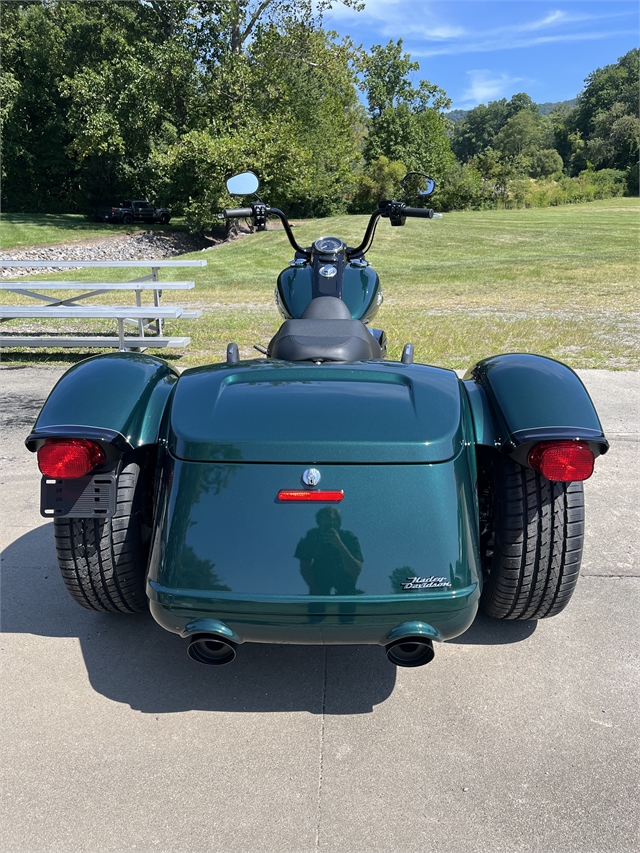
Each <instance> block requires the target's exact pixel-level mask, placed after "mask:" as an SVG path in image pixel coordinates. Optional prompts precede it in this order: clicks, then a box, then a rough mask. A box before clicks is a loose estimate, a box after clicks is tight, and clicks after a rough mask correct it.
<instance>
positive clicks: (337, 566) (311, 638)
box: [147, 361, 480, 645]
mask: <svg viewBox="0 0 640 853" xmlns="http://www.w3.org/2000/svg"><path fill="white" fill-rule="evenodd" d="M473 441H474V438H473V427H472V422H471V416H470V411H469V404H468V401H467V395H466V391H465V389H464V386H463V384H462V383H461V382H460V381H459V380H458V378H457V376H456V375H455V373H453V372H452V371H449V370H443V369H439V368H434V367H425V366H421V365H403V364H398V363H390V362H377V363H365V362H362V363H355V364H331V365H327V364H324V365H313V364H296V365H294V364H291V363H286V362H278V361H272V362H266V363H265V362H257V361H256V362H244V363H243V364H241V365H240V364H238V365H228V364H221V365H213V366H210V367H203V368H196V369H193V370H188V371H185V372H184V373H183V374H182V376H181V377H180V380H179V382H177V383H176V385H175V389H174V393H173V396H172V398H171V400H170V403H169V406H168V407H167V411H166V413H165V419H164V422H163V426H162V431H161V436H160V453H159V462H158V465H159V469H158V471H159V476H158V478H157V487H156V512H155V522H154V533H153V543H152V550H151V557H150V564H149V574H148V581H147V593H148V595H149V598H150V600H151V610H152V613H153V615H154V617H155V619H156V620H157V621H158V622H159V623H160V624H161V625H162V626H163V627H164V628H166V629H168V630H170V631H174V632H176V633H179V634H181V635H182V636H195V635H199V634H203V633H206V634H212V635H216V636H219V637H226V638H227V639H229V640H231V641H232V642H234V643H240V642H245V641H250V642H279V643H283V642H284V643H378V644H381V645H387V644H389V643H390V642H392V641H393V640H394V639H397V638H401V637H416V636H423V637H425V638H431V639H434V640H446V639H450V638H452V637H455V636H457V635H459V634H460V633H462V632H463V631H464V630H465V629H466V628H467V627H468V626H469V625H470V624H471V622H472V621H473V618H474V616H475V614H476V610H477V602H478V598H479V592H480V588H479V587H480V566H479V565H478V554H479V543H478V510H477V498H476V488H475V483H476V471H475V451H474V446H473ZM311 468H313V469H316V471H317V472H319V474H320V481H319V482H318V483H317V484H316V485H315V486H313V487H312V488H310V487H309V486H308V485H304V483H303V481H302V477H303V475H304V472H305V471H307V470H308V469H311ZM283 490H285V491H287V490H289V491H296V490H300V491H304V492H307V493H308V492H309V491H312V492H313V491H318V490H322V491H333V492H338V493H340V492H342V493H343V497H342V499H341V500H339V501H322V502H315V501H307V500H305V501H296V500H294V501H287V500H281V499H279V497H278V495H279V493H280V492H281V491H283Z"/></svg>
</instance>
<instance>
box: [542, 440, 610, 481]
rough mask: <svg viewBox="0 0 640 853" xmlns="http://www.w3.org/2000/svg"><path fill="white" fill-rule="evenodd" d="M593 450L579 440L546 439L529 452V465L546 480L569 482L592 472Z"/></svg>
mask: <svg viewBox="0 0 640 853" xmlns="http://www.w3.org/2000/svg"><path fill="white" fill-rule="evenodd" d="M593 461H594V456H593V451H592V450H591V448H590V447H589V445H588V444H584V443H583V442H580V441H548V442H545V443H544V444H537V445H536V446H535V447H534V448H533V450H532V451H531V452H530V453H529V465H531V467H532V468H534V469H535V470H536V471H539V472H540V473H541V474H542V476H543V477H546V478H547V480H557V481H560V482H562V483H570V482H573V481H575V480H587V479H588V478H589V477H590V476H591V475H592V474H593Z"/></svg>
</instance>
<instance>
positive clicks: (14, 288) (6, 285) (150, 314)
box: [0, 258, 207, 351]
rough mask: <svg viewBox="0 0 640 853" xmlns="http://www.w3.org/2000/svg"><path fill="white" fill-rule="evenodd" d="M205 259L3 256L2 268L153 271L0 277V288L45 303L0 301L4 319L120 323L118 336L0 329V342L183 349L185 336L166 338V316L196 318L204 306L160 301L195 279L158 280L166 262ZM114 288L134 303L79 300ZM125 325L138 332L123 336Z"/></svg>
mask: <svg viewBox="0 0 640 853" xmlns="http://www.w3.org/2000/svg"><path fill="white" fill-rule="evenodd" d="M206 264H207V262H206V261H189V260H150V261H57V260H54V261H31V260H12V259H10V258H5V259H2V260H0V268H14V267H15V268H25V267H26V268H29V269H31V268H34V269H43V268H44V269H51V268H61V269H68V268H74V269H77V268H79V267H82V268H86V267H102V268H117V267H133V268H146V269H151V274H150V275H146V276H143V277H142V278H137V279H133V280H132V281H126V282H113V281H98V282H89V281H84V282H83V281H25V280H24V279H18V280H12V281H10V280H7V279H0V291H3V290H4V291H7V292H9V293H15V294H19V295H21V296H27V297H30V298H31V299H33V300H38V301H40V302H41V303H42V302H44V303H45V304H44V305H43V304H40V305H32V304H27V305H24V304H22V305H0V322H2V321H5V320H14V319H25V318H33V319H43V318H44V319H47V318H51V319H54V318H65V319H87V318H95V319H103V320H104V319H112V320H115V321H116V322H117V328H118V334H117V337H107V336H103V335H92V336H76V335H70V336H64V335H60V334H56V335H47V336H41V335H14V334H4V333H2V334H0V347H78V348H84V347H102V348H108V347H114V348H117V349H119V350H122V351H126V350H132V349H133V350H143V349H146V348H147V347H154V348H159V347H172V348H182V347H186V346H188V345H189V343H190V341H191V339H190V338H187V337H167V336H164V335H163V321H164V320H166V319H177V318H180V319H182V320H186V319H197V318H198V317H200V316H202V311H201V310H193V309H190V310H186V309H184V308H183V307H182V306H180V305H161V297H162V293H163V291H165V290H176V291H180V290H192V289H193V288H194V287H195V282H193V281H162V282H161V281H160V278H159V270H160V268H163V267H174V268H175V267H204V266H206ZM43 291H78V293H76V294H74V295H69V296H68V297H65V298H61V297H60V296H59V295H58V296H56V297H53V296H51V295H50V294H47V293H46V292H43ZM113 291H123V292H127V291H129V292H131V291H133V292H134V293H135V299H136V304H135V306H133V305H99V304H95V303H89V304H84V305H79V304H78V303H79V302H81V301H83V300H85V299H92V298H93V297H96V296H100V295H103V294H105V293H109V292H113ZM144 291H152V293H153V305H143V304H142V294H143V292H144ZM125 324H128V325H131V324H132V325H135V326H136V327H137V335H125Z"/></svg>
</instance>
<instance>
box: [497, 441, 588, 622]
mask: <svg viewBox="0 0 640 853" xmlns="http://www.w3.org/2000/svg"><path fill="white" fill-rule="evenodd" d="M491 457H492V458H491V459H490V461H489V464H488V465H486V466H484V468H483V469H482V472H481V475H480V483H481V514H482V512H483V510H482V505H483V503H484V518H483V521H484V528H485V529H484V533H483V535H482V537H481V540H482V541H481V546H482V551H483V554H482V556H483V567H484V570H485V581H484V588H483V591H482V596H481V599H480V607H481V608H482V610H483V611H484V612H485V613H486V614H488V615H489V616H493V617H496V618H498V619H545V618H547V617H549V616H555V615H556V614H558V613H560V612H561V611H562V610H564V608H565V607H566V606H567V604H568V603H569V600H570V599H571V596H572V595H573V591H574V589H575V586H576V583H577V580H578V574H579V572H580V562H581V560H582V546H583V540H584V495H583V490H582V483H581V482H576V483H558V482H552V481H550V480H547V479H546V478H545V477H542V476H541V475H540V474H538V473H537V472H536V471H533V470H531V469H530V468H525V467H523V466H522V465H518V464H517V463H515V462H512V461H511V460H510V459H508V458H506V457H504V456H502V455H501V454H498V453H492V454H491Z"/></svg>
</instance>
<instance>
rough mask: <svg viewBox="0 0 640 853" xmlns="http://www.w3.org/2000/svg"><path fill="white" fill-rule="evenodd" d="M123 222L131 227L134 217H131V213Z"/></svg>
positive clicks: (124, 217) (123, 218)
mask: <svg viewBox="0 0 640 853" xmlns="http://www.w3.org/2000/svg"><path fill="white" fill-rule="evenodd" d="M122 221H123V222H124V224H125V225H131V223H132V222H133V216H131V214H130V213H127V214H126V215H125V216H123V217H122Z"/></svg>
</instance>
